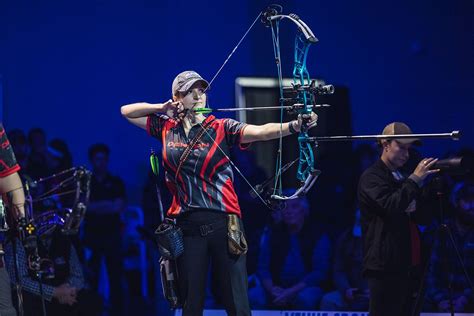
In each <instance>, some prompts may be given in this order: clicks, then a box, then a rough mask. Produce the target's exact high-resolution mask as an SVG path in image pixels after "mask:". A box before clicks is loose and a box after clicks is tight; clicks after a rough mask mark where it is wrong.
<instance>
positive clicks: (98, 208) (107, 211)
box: [84, 144, 126, 315]
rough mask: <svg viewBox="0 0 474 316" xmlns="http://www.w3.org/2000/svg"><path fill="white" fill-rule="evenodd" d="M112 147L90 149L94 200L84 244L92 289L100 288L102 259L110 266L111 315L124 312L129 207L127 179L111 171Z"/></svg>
mask: <svg viewBox="0 0 474 316" xmlns="http://www.w3.org/2000/svg"><path fill="white" fill-rule="evenodd" d="M109 156H110V150H109V148H108V147H107V145H104V144H95V145H92V146H91V147H90V148H89V160H90V162H91V165H92V179H91V184H90V190H91V191H90V202H89V206H88V208H87V213H86V218H85V223H84V246H86V247H87V248H88V249H89V250H91V252H92V254H91V258H90V260H89V268H90V270H89V272H90V273H91V283H92V288H93V289H95V290H97V289H98V282H99V272H100V267H101V262H102V259H104V260H105V265H106V267H107V274H108V281H109V293H110V308H111V312H110V313H111V315H121V314H122V313H123V308H122V307H123V295H122V286H121V280H122V273H123V269H122V253H121V252H122V238H121V237H122V236H121V221H120V215H121V213H122V212H123V211H124V209H125V200H126V195H125V186H124V184H123V181H122V180H121V179H120V178H119V177H117V176H114V175H112V174H111V173H110V172H109V169H108V167H109Z"/></svg>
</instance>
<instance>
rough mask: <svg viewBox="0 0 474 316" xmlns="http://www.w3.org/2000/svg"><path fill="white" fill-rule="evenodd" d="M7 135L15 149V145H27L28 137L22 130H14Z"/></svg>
mask: <svg viewBox="0 0 474 316" xmlns="http://www.w3.org/2000/svg"><path fill="white" fill-rule="evenodd" d="M7 134H8V139H9V140H10V143H11V144H12V146H13V147H15V145H24V144H26V143H27V140H26V135H25V133H24V132H23V131H22V130H21V129H12V130H10V131H8V133H7Z"/></svg>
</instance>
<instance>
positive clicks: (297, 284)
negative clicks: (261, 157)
mask: <svg viewBox="0 0 474 316" xmlns="http://www.w3.org/2000/svg"><path fill="white" fill-rule="evenodd" d="M9 139H10V143H11V144H12V147H13V150H14V152H15V155H16V157H17V161H18V163H19V165H20V166H21V167H22V170H21V175H22V177H23V178H24V179H29V180H33V179H34V180H36V179H38V178H40V177H46V176H50V175H52V174H53V173H56V172H60V171H62V170H65V169H68V168H71V167H72V166H73V163H72V162H73V157H72V154H71V152H70V151H69V148H68V145H67V143H66V142H65V141H63V140H61V139H53V140H51V141H49V142H48V140H47V138H46V135H45V133H44V131H43V130H42V129H40V128H34V129H32V130H30V131H29V133H28V137H27V136H26V135H25V133H24V132H23V131H21V130H18V129H16V130H11V131H9ZM460 155H462V156H472V149H464V150H462V151H461V152H459V153H456V154H451V155H450V156H460ZM109 156H110V151H109V148H108V147H107V146H106V145H104V144H96V145H93V146H91V148H90V150H89V158H90V162H91V165H92V168H93V178H92V183H91V203H90V205H89V208H88V212H87V217H86V221H85V222H86V223H85V225H84V236H83V238H82V240H81V241H80V242H78V241H77V240H76V241H75V244H74V246H71V243H70V239H69V238H66V239H64V238H62V237H64V236H60V237H61V238H58V236H59V234H58V233H57V232H55V233H54V234H53V235H51V237H50V238H49V241H48V238H46V239H45V240H42V242H44V245H45V247H44V248H42V251H43V252H44V253H43V255H44V256H45V257H48V258H49V259H51V258H58V257H62V258H63V259H65V260H56V261H58V262H60V264H59V265H58V268H56V269H55V270H56V271H58V273H57V274H56V275H55V276H54V279H52V280H46V281H45V282H44V283H45V286H44V292H45V293H46V299H47V304H46V305H47V309H48V311H49V313H48V315H63V314H64V313H67V314H68V315H98V314H97V313H98V310H97V308H102V304H101V302H100V300H97V297H94V296H93V295H92V296H90V295H89V294H90V293H89V294H88V292H87V291H86V290H85V284H86V283H88V281H89V280H87V279H84V278H83V277H82V270H83V267H81V264H82V263H81V262H80V261H79V260H78V257H79V258H82V257H83V254H82V251H81V249H82V244H85V245H86V246H87V247H88V249H90V250H91V257H90V260H89V261H88V262H89V264H88V265H87V267H88V269H87V270H86V271H87V272H91V273H90V275H89V274H86V275H87V276H88V278H89V279H90V283H91V285H92V288H93V289H94V290H97V288H98V283H97V282H98V277H99V271H100V262H101V258H102V257H103V258H105V266H106V270H107V272H108V282H109V287H108V288H109V297H110V302H109V305H110V307H112V308H111V309H109V315H121V313H122V314H125V311H126V309H124V308H123V306H124V300H123V298H124V297H123V295H122V294H123V293H122V281H124V280H125V279H126V278H124V276H125V274H124V271H123V268H122V265H121V262H122V258H123V256H122V254H123V253H122V247H123V245H122V244H123V240H122V236H121V233H122V227H123V224H122V223H121V219H120V214H121V213H122V212H123V210H124V209H125V201H126V195H125V185H124V183H123V182H122V180H121V179H120V178H119V177H117V176H113V175H111V174H110V172H109V171H108V162H109ZM412 156H415V154H413V155H412ZM374 157H375V158H376V157H377V152H376V150H375V148H374V146H372V145H370V144H362V145H359V146H357V147H356V148H355V150H354V159H353V164H354V175H353V176H354V179H352V176H351V179H352V180H351V181H349V182H354V184H353V186H352V187H349V188H344V190H348V192H350V191H351V190H355V188H356V183H357V181H358V178H359V176H360V174H361V172H362V171H363V170H365V169H366V168H367V166H368V165H370V164H371V163H372V162H373V160H374ZM234 160H235V162H236V164H237V165H238V166H239V168H240V169H241V170H242V171H243V173H244V174H246V175H247V176H248V177H249V178H250V181H251V183H252V184H254V185H255V184H259V183H262V182H263V181H264V180H265V175H264V172H263V171H262V169H260V168H259V166H257V164H256V162H255V160H254V157H253V156H252V153H251V152H239V155H238V156H237V157H234ZM414 161H416V159H414ZM407 165H408V164H407ZM325 171H326V170H325ZM327 172H330V171H327ZM473 174H474V172H473V171H470V172H468V173H466V174H460V175H445V176H444V178H445V181H446V183H448V187H447V188H444V190H446V194H448V192H449V191H450V188H451V187H453V186H454V188H453V190H452V199H451V200H452V202H453V206H454V211H450V210H451V207H449V205H445V206H444V209H445V210H446V214H445V216H446V218H447V220H446V221H444V222H446V223H447V225H448V227H450V229H451V231H452V232H453V237H454V240H455V243H456V245H457V247H458V249H459V250H460V252H461V257H462V258H463V261H464V263H465V265H466V271H467V272H468V274H469V276H470V278H471V280H473V273H472V271H474V248H473V247H472V245H473V244H474V219H473V218H474V215H473V214H474V202H473V201H474V185H473V180H474V176H473ZM456 181H458V184H457V185H453V183H454V182H456ZM459 181H461V182H459ZM156 182H158V183H159V184H160V183H163V180H162V179H161V178H160V177H159V178H158V179H155V178H154V176H152V175H151V174H150V175H149V177H148V180H147V183H146V185H145V189H144V192H143V201H142V202H143V203H142V204H143V207H142V209H143V213H144V214H143V215H144V217H145V227H144V228H145V230H144V231H142V233H144V234H143V237H144V238H148V239H149V240H150V241H151V239H150V237H151V238H152V237H153V235H152V232H153V231H154V229H155V228H156V227H157V225H158V224H159V214H158V206H157V198H156V186H155V184H156ZM237 183H238V185H236V189H237V190H238V191H239V192H240V193H239V194H238V196H239V198H240V200H239V203H240V204H241V207H242V212H243V213H245V214H246V216H244V218H245V220H246V223H247V224H246V235H247V240H248V241H249V253H248V262H247V267H248V270H249V275H251V277H250V279H249V280H250V281H249V287H250V290H249V296H250V301H251V303H252V308H253V309H269V308H271V309H299V310H315V309H320V310H347V311H349V310H360V311H365V310H367V307H368V290H367V284H366V282H365V281H364V280H363V279H362V278H361V268H360V266H361V260H362V257H361V255H362V252H361V251H362V248H361V238H360V224H359V222H358V218H359V217H358V216H359V215H358V214H359V213H358V212H357V215H356V218H355V221H354V226H353V227H351V228H349V229H347V230H346V231H344V232H343V233H342V234H340V235H339V236H338V238H337V240H336V242H335V246H334V251H331V249H332V247H331V242H330V240H329V237H328V235H330V236H331V235H333V234H334V235H335V234H336V233H338V232H340V230H339V231H327V230H328V229H327V227H336V226H337V225H334V223H326V222H321V221H324V217H315V218H316V219H317V220H309V217H308V214H309V213H310V212H312V211H313V208H314V206H310V205H309V204H308V201H307V200H306V199H304V198H303V199H300V200H295V201H289V202H288V203H287V206H286V208H285V209H284V210H283V211H274V212H269V211H267V210H266V209H264V207H262V205H261V204H260V201H259V200H258V199H254V198H252V196H251V195H250V194H249V192H250V190H251V189H250V188H249V187H248V186H247V184H245V183H244V182H243V181H241V179H240V178H239V177H237V178H236V184H237ZM48 189H49V187H47V186H46V185H43V184H41V185H38V186H37V187H34V188H32V193H33V194H34V195H39V194H41V193H44V192H46V191H47V190H48ZM315 190H318V187H317V186H316V189H315ZM160 191H161V199H162V203H163V204H164V209H167V206H166V205H168V204H169V203H170V194H169V193H168V190H167V188H166V187H165V186H163V185H161V186H160ZM287 193H289V192H287ZM354 197H355V195H354ZM352 202H353V201H352V200H351V201H347V203H346V204H350V203H352ZM67 203H68V200H67V199H65V197H62V198H56V199H49V200H45V201H42V203H41V205H39V204H37V203H36V204H35V209H38V210H41V209H49V210H51V209H53V208H56V207H60V206H61V205H63V206H64V205H67ZM319 206H320V208H323V207H327V206H325V205H319ZM433 208H437V206H436V205H433ZM434 212H435V217H436V214H437V213H436V212H437V211H436V210H434ZM349 213H350V212H349V211H348V212H346V213H344V214H349ZM451 217H454V218H452V219H450V218H451ZM341 220H342V221H344V220H347V219H341ZM269 221H271V223H270V224H268V225H266V224H267V223H268V222H269ZM323 226H324V229H323V228H322V227H323ZM420 228H422V231H426V232H425V233H424V237H425V239H424V240H425V241H426V243H427V246H430V245H431V244H432V243H434V246H433V254H432V256H431V257H430V258H428V253H426V255H425V256H426V260H427V261H428V260H429V261H430V262H429V264H430V266H429V268H430V269H429V273H428V278H427V286H426V300H425V303H426V304H425V305H424V307H425V309H424V310H433V311H440V312H449V311H450V308H451V307H450V304H451V303H450V293H449V286H452V288H453V295H452V297H453V300H452V301H453V309H454V310H455V311H456V312H472V311H474V292H473V291H472V289H471V288H470V287H469V283H468V281H467V280H466V278H465V277H464V273H463V271H462V268H461V266H460V264H459V261H458V260H457V256H456V255H455V253H454V249H453V248H452V246H451V243H450V242H449V241H448V240H447V239H446V238H447V237H446V236H447V235H446V234H441V235H439V236H441V238H439V237H438V235H434V234H433V230H432V227H426V228H425V227H420ZM145 231H146V232H145ZM443 236H444V237H443ZM54 240H56V241H54ZM58 240H61V242H59V241H58ZM17 246H18V247H17V248H18V252H19V258H20V259H21V260H20V261H21V262H20V270H19V271H20V275H22V279H23V283H24V288H23V289H24V295H25V306H26V307H27V311H30V312H31V309H33V310H34V312H33V315H36V314H38V311H40V310H41V305H40V300H39V297H38V296H39V292H38V291H39V285H38V281H37V279H35V276H32V275H31V274H29V273H28V269H27V267H26V262H25V261H24V258H25V252H24V249H23V247H22V246H21V245H20V244H19V243H17ZM69 247H70V250H69ZM66 248H67V249H66ZM6 250H7V254H6V259H7V261H8V262H7V264H8V267H9V272H10V273H12V275H11V277H12V280H13V281H14V280H15V275H14V271H13V266H12V261H11V259H12V257H11V243H10V245H9V246H8V247H7V248H6ZM76 251H77V252H79V253H77V254H76ZM147 251H148V252H149V254H148V267H149V268H150V270H149V272H150V273H149V275H150V278H149V281H150V282H149V284H150V286H149V289H153V290H152V291H151V294H152V295H151V296H150V297H152V298H153V304H154V305H155V308H154V309H153V308H146V307H143V306H141V307H140V308H138V307H136V308H135V307H134V306H130V308H129V310H131V311H133V310H135V311H143V312H144V313H146V314H144V315H167V313H168V314H170V315H171V312H170V310H169V308H168V306H167V303H166V302H165V301H164V299H163V297H162V293H161V284H160V279H159V276H158V271H157V267H158V265H157V260H158V253H157V252H156V249H155V248H154V244H153V242H150V243H148V245H147ZM331 253H332V256H333V257H332V264H331V259H330V257H331ZM131 255H132V256H133V254H131ZM53 261H55V260H53ZM62 264H63V265H62ZM152 268H153V269H152ZM137 275H138V274H137ZM153 275H155V277H153ZM330 275H332V280H331V277H330ZM134 277H135V278H138V276H134ZM132 278H133V277H132ZM128 283H130V285H129V286H128V287H129V288H130V287H131V286H132V287H133V284H138V285H139V283H135V282H133V280H132V282H130V281H129V282H128ZM66 284H69V285H66ZM328 290H333V291H329V292H328ZM135 292H137V293H138V292H139V291H138V289H137V291H135ZM208 292H209V295H210V293H211V292H210V291H208ZM67 293H69V296H68V295H66V294H67ZM208 299H210V297H209V298H208ZM210 301H212V302H213V303H212V306H215V307H216V308H219V305H218V301H216V302H214V301H213V300H210ZM320 301H321V302H320ZM82 302H93V303H92V304H90V303H87V304H88V306H89V307H96V308H92V309H88V310H87V312H86V314H84V313H82V314H81V312H79V311H82V310H83V304H82ZM70 303H72V305H70ZM141 304H142V305H143V304H147V303H146V302H144V301H141ZM146 306H149V305H146ZM209 306H210V305H209ZM35 313H36V314H35ZM26 315H28V314H26Z"/></svg>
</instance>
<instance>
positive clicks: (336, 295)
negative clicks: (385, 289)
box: [321, 210, 369, 311]
mask: <svg viewBox="0 0 474 316" xmlns="http://www.w3.org/2000/svg"><path fill="white" fill-rule="evenodd" d="M361 237H362V229H361V226H360V210H357V211H356V216H355V223H354V226H353V227H351V228H350V229H348V230H346V231H345V232H343V233H342V234H341V236H340V237H339V238H338V241H337V246H336V251H335V257H334V276H333V277H334V284H335V285H336V288H337V290H336V291H334V292H331V293H328V294H326V295H324V297H323V299H322V301H321V310H327V311H342V310H353V311H354V310H360V311H363V310H367V309H368V308H369V295H368V294H369V292H368V286H367V281H366V280H365V279H363V277H362V272H361V271H362V238H361Z"/></svg>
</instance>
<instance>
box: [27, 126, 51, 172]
mask: <svg viewBox="0 0 474 316" xmlns="http://www.w3.org/2000/svg"><path fill="white" fill-rule="evenodd" d="M28 141H29V143H30V149H31V151H30V155H29V156H28V170H27V174H28V175H30V176H31V177H32V178H33V179H38V178H42V177H46V176H48V175H50V173H51V172H50V171H51V165H52V163H53V161H54V160H53V155H52V154H51V152H50V151H49V150H48V145H47V142H46V134H45V132H44V131H43V130H42V129H41V128H33V129H31V130H30V132H29V133H28Z"/></svg>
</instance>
